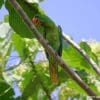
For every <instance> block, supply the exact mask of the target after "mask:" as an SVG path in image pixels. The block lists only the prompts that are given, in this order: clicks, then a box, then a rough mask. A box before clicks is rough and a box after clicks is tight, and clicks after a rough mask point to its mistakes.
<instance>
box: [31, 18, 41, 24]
mask: <svg viewBox="0 0 100 100" xmlns="http://www.w3.org/2000/svg"><path fill="white" fill-rule="evenodd" d="M32 22H33V23H34V24H36V25H41V24H42V23H41V21H40V20H39V19H38V18H36V17H33V18H32Z"/></svg>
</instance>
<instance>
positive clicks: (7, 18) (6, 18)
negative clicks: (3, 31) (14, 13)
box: [4, 15, 9, 23]
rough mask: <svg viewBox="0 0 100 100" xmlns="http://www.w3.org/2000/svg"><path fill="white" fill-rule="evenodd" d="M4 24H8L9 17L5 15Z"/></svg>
mask: <svg viewBox="0 0 100 100" xmlns="http://www.w3.org/2000/svg"><path fill="white" fill-rule="evenodd" d="M4 22H7V23H9V15H5V16H4Z"/></svg>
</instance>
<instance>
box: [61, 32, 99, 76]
mask: <svg viewBox="0 0 100 100" xmlns="http://www.w3.org/2000/svg"><path fill="white" fill-rule="evenodd" d="M63 39H64V40H65V41H66V42H67V43H69V44H71V45H72V46H73V47H74V48H75V49H76V50H77V51H78V52H79V53H80V54H81V55H82V56H83V57H84V58H85V59H86V60H87V61H88V63H89V64H90V65H91V66H92V67H93V69H94V70H95V71H96V72H97V74H98V75H100V67H99V66H98V65H97V64H96V63H95V62H94V61H93V60H92V59H91V58H90V57H89V56H88V55H87V53H86V52H85V51H84V50H83V49H82V48H81V47H80V46H79V45H77V44H76V43H75V42H74V41H72V40H71V39H70V38H69V37H68V36H67V35H66V34H64V33H63Z"/></svg>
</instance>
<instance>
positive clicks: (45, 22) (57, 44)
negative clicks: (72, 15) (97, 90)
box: [32, 14, 62, 84]
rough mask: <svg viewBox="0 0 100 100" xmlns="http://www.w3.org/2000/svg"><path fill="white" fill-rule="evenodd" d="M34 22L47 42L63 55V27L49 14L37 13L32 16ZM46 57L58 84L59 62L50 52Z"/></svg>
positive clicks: (52, 76) (50, 71)
mask: <svg viewBox="0 0 100 100" xmlns="http://www.w3.org/2000/svg"><path fill="white" fill-rule="evenodd" d="M32 22H33V23H34V24H35V26H36V27H37V29H38V30H39V28H40V29H42V30H39V32H40V33H41V34H42V35H43V37H44V38H45V39H46V41H47V43H48V44H49V45H50V46H51V47H52V48H53V49H54V51H55V52H56V53H57V54H58V55H59V56H61V55H62V29H61V27H60V26H57V25H56V24H55V23H54V22H53V21H52V20H51V19H50V18H49V17H48V16H47V15H42V14H37V15H35V16H34V17H33V18H32ZM45 53H46V57H47V59H48V61H49V73H50V79H51V81H52V83H54V84H58V83H59V79H58V63H57V61H56V59H54V58H53V56H52V55H50V54H49V53H48V52H46V50H45Z"/></svg>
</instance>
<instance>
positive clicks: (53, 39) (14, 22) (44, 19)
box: [6, 0, 62, 83]
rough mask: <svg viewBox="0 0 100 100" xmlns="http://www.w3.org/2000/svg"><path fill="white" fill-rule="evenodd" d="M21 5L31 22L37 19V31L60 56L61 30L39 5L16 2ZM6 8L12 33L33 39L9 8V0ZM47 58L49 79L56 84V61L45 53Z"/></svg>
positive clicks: (16, 14)
mask: <svg viewBox="0 0 100 100" xmlns="http://www.w3.org/2000/svg"><path fill="white" fill-rule="evenodd" d="M17 2H18V3H19V4H20V5H21V7H22V8H23V10H24V11H25V12H26V14H27V15H28V16H29V18H30V19H31V20H32V18H33V17H37V18H38V19H39V21H40V22H41V23H42V24H41V25H37V26H36V27H37V29H38V30H39V31H40V32H41V33H42V35H43V36H44V38H45V39H46V40H47V41H48V43H49V44H50V45H51V47H52V48H53V49H54V50H55V51H56V52H57V53H58V54H59V56H61V54H62V37H61V28H60V27H58V26H56V24H55V23H54V22H53V21H52V20H51V19H50V18H49V17H48V16H46V14H45V13H44V11H43V10H42V9H41V8H40V7H39V4H37V3H32V4H29V3H27V2H26V1H25V0H17ZM6 8H7V9H8V11H9V23H10V25H11V27H12V28H13V29H14V31H15V32H16V33H17V34H19V35H20V36H21V37H25V38H33V33H32V32H31V31H30V30H29V28H28V27H27V25H26V24H25V22H24V21H23V20H22V18H21V17H20V15H19V14H18V13H17V12H16V10H15V9H14V8H13V7H12V6H11V4H10V2H9V0H6ZM46 55H47V58H48V60H49V71H50V78H51V81H52V82H53V83H58V82H59V81H58V63H57V62H56V60H55V59H54V58H53V57H52V56H51V55H49V54H48V53H47V52H46Z"/></svg>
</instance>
